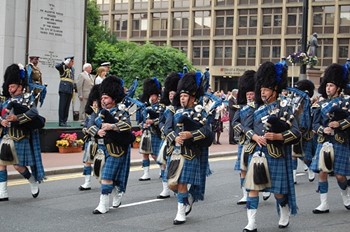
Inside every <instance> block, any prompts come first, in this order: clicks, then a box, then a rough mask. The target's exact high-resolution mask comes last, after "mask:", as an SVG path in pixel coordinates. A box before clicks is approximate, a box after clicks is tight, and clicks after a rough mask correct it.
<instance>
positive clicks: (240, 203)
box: [237, 201, 247, 205]
mask: <svg viewBox="0 0 350 232" xmlns="http://www.w3.org/2000/svg"><path fill="white" fill-rule="evenodd" d="M245 204H247V202H246V201H237V205H245Z"/></svg>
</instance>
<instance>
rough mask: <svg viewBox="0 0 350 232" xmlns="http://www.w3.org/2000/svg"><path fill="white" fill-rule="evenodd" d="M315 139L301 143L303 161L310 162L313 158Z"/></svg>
mask: <svg viewBox="0 0 350 232" xmlns="http://www.w3.org/2000/svg"><path fill="white" fill-rule="evenodd" d="M315 137H316V136H314V138H312V139H311V140H309V141H303V151H304V161H311V160H312V158H313V157H314V156H315V152H316V147H317V140H316V141H315ZM315 142H316V143H315Z"/></svg>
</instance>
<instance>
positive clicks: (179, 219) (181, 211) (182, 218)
mask: <svg viewBox="0 0 350 232" xmlns="http://www.w3.org/2000/svg"><path fill="white" fill-rule="evenodd" d="M185 210H186V206H185V205H184V204H183V203H177V213H176V217H175V219H174V225H180V224H183V223H185V222H186V215H185Z"/></svg>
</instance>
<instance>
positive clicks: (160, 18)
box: [152, 13, 168, 37]
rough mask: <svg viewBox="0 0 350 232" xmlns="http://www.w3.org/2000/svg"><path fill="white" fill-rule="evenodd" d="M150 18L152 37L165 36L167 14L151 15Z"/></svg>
mask: <svg viewBox="0 0 350 232" xmlns="http://www.w3.org/2000/svg"><path fill="white" fill-rule="evenodd" d="M152 16H153V17H152V37H154V36H166V35H167V29H168V13H153V14H152Z"/></svg>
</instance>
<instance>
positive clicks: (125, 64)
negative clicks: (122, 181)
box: [93, 41, 194, 93]
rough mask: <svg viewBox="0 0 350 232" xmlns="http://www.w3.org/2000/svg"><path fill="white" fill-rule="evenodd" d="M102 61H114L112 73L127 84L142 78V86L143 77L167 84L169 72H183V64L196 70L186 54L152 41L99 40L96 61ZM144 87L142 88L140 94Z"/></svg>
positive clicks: (112, 62) (139, 89)
mask: <svg viewBox="0 0 350 232" xmlns="http://www.w3.org/2000/svg"><path fill="white" fill-rule="evenodd" d="M103 61H109V62H111V69H110V74H113V75H116V76H118V77H120V78H122V79H123V80H124V81H125V85H126V86H127V87H128V86H130V85H131V82H132V81H133V80H134V79H135V78H136V77H139V80H140V81H139V86H142V83H143V80H144V79H146V78H152V77H157V78H158V80H159V81H160V82H161V83H164V79H165V77H166V76H167V75H168V74H169V73H171V72H182V68H183V65H184V64H187V66H188V68H189V70H194V68H193V66H192V64H191V63H190V62H189V61H188V59H187V57H186V55H185V54H184V53H182V52H181V51H179V50H178V49H175V48H172V47H169V46H156V45H154V44H150V43H146V44H144V45H139V44H136V43H133V42H125V41H118V42H117V43H115V44H110V43H108V42H106V41H102V42H99V43H97V46H96V53H95V56H94V59H93V63H95V64H100V63H101V62H103ZM141 89H142V87H139V88H138V90H137V93H140V92H141Z"/></svg>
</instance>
